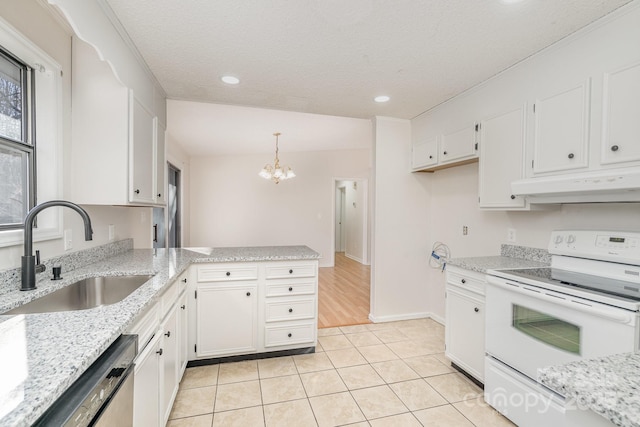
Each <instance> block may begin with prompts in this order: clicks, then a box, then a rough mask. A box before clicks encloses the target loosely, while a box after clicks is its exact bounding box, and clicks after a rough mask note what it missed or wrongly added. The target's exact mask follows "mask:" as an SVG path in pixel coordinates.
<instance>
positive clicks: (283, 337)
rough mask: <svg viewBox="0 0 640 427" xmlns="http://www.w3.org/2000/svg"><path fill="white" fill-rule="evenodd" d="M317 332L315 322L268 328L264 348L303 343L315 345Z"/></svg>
mask: <svg viewBox="0 0 640 427" xmlns="http://www.w3.org/2000/svg"><path fill="white" fill-rule="evenodd" d="M315 332H316V324H315V322H309V323H295V324H291V325H283V326H267V327H266V328H265V336H264V346H265V347H275V346H284V345H290V344H301V343H309V344H313V343H314V342H315V339H316V335H315Z"/></svg>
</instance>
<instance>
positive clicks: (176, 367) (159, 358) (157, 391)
mask: <svg viewBox="0 0 640 427" xmlns="http://www.w3.org/2000/svg"><path fill="white" fill-rule="evenodd" d="M185 289H186V286H184V287H181V286H179V285H178V281H176V282H174V283H173V284H172V285H170V286H169V287H168V288H167V290H166V291H165V292H164V295H162V297H161V298H160V300H159V301H158V302H157V303H156V304H154V306H153V307H151V308H150V309H149V310H147V312H146V313H145V314H144V315H142V316H141V317H140V319H139V320H138V321H136V322H135V323H134V325H133V326H132V327H131V328H129V330H128V331H127V333H131V334H137V335H138V347H139V351H138V356H137V357H136V360H135V362H134V363H135V381H134V400H133V418H134V426H135V427H138V426H140V427H150V426H164V425H166V423H167V420H168V419H169V414H170V413H171V408H172V407H173V402H174V400H175V397H176V394H177V392H178V386H179V384H180V379H181V378H182V374H183V372H184V367H185V366H186V359H187V357H186V336H187V329H186V328H187V327H188V326H187V322H186V318H187V306H186V296H187V294H186V291H185ZM180 292H182V293H180ZM183 301H184V303H183ZM183 306H184V308H182V307H183ZM183 319H185V320H183Z"/></svg>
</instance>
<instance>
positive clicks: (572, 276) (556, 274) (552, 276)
mask: <svg viewBox="0 0 640 427" xmlns="http://www.w3.org/2000/svg"><path fill="white" fill-rule="evenodd" d="M500 272H502V273H505V274H507V275H510V276H516V277H520V278H523V279H527V281H529V282H530V281H535V282H543V283H549V284H552V285H555V286H560V287H565V288H566V290H567V293H569V294H570V293H571V288H581V289H587V290H589V291H591V292H594V293H596V294H601V295H608V296H615V297H617V298H620V299H624V300H628V301H640V284H637V283H631V282H625V281H621V280H614V279H610V278H607V277H600V276H593V275H590V274H584V273H576V272H573V271H567V270H561V269H557V268H551V267H547V268H523V269H513V270H501V271H499V272H498V273H500ZM534 285H535V283H534Z"/></svg>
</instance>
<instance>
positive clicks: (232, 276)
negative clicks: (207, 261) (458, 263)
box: [198, 264, 258, 282]
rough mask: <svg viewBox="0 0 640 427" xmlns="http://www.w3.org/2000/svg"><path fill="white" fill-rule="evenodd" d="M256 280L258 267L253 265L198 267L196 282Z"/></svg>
mask: <svg viewBox="0 0 640 427" xmlns="http://www.w3.org/2000/svg"><path fill="white" fill-rule="evenodd" d="M257 278H258V266H257V265H255V264H247V265H237V264H236V265H212V266H202V267H198V282H223V281H235V280H256V279H257Z"/></svg>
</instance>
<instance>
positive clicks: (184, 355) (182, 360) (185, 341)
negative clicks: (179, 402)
mask: <svg viewBox="0 0 640 427" xmlns="http://www.w3.org/2000/svg"><path fill="white" fill-rule="evenodd" d="M188 304H189V299H188V298H187V293H186V292H183V293H182V296H180V299H179V300H178V311H179V326H178V328H179V331H180V344H179V348H180V349H179V353H180V355H179V360H178V362H179V369H178V373H179V377H182V374H183V373H184V370H185V369H186V368H187V362H188V361H189V315H188V313H189V309H188Z"/></svg>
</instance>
